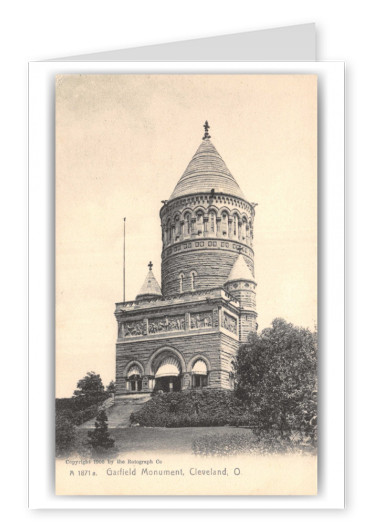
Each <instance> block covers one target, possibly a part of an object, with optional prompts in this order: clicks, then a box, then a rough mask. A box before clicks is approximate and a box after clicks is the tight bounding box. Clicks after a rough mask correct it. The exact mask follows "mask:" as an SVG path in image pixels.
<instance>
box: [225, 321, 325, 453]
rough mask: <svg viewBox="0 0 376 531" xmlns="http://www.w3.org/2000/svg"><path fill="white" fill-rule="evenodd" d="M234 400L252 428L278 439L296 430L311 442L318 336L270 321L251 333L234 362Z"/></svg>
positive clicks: (279, 322) (313, 424)
mask: <svg viewBox="0 0 376 531" xmlns="http://www.w3.org/2000/svg"><path fill="white" fill-rule="evenodd" d="M235 370H236V395H237V396H238V397H239V398H240V399H241V400H242V401H243V402H244V403H246V404H247V405H248V407H249V411H250V413H251V416H252V420H253V422H254V423H255V424H256V425H257V426H258V427H259V428H260V429H266V430H270V429H273V430H279V433H280V435H281V436H282V437H284V436H286V435H289V434H291V431H292V430H300V431H301V432H302V433H304V434H305V435H307V436H309V437H311V439H312V442H314V443H315V442H316V420H317V333H316V332H311V331H310V330H308V329H305V328H299V327H296V326H294V325H292V324H290V323H287V322H286V321H285V320H283V319H274V321H273V323H272V327H271V328H266V329H265V330H263V331H262V332H261V334H259V335H258V334H256V333H252V334H250V336H249V340H248V343H247V344H246V345H243V346H242V347H241V348H240V349H239V353H238V356H237V358H236V361H235Z"/></svg>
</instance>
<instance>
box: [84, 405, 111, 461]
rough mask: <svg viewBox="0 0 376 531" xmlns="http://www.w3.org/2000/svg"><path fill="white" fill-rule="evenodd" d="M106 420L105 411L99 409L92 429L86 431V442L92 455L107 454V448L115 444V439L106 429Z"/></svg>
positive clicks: (109, 448)
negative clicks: (90, 448)
mask: <svg viewBox="0 0 376 531" xmlns="http://www.w3.org/2000/svg"><path fill="white" fill-rule="evenodd" d="M107 420H108V419H107V414H106V412H105V411H104V410H101V411H100V412H99V413H98V416H97V418H96V421H95V429H94V431H89V432H88V441H87V442H88V445H89V446H91V447H92V449H93V455H103V454H107V452H108V450H111V449H113V447H114V445H115V439H113V438H112V437H111V436H110V433H109V431H108V424H107Z"/></svg>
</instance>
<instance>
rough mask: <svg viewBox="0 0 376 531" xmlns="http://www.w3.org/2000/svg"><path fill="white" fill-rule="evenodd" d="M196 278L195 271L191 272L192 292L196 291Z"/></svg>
mask: <svg viewBox="0 0 376 531" xmlns="http://www.w3.org/2000/svg"><path fill="white" fill-rule="evenodd" d="M196 277H197V273H196V271H191V291H194V290H195V289H196Z"/></svg>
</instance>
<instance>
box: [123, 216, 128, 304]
mask: <svg viewBox="0 0 376 531" xmlns="http://www.w3.org/2000/svg"><path fill="white" fill-rule="evenodd" d="M126 219H127V218H123V221H124V235H123V302H125V220H126Z"/></svg>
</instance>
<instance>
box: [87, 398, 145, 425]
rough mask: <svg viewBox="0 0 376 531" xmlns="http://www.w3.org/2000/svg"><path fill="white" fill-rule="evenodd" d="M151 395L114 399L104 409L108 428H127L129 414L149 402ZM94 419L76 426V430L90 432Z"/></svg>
mask: <svg viewBox="0 0 376 531" xmlns="http://www.w3.org/2000/svg"><path fill="white" fill-rule="evenodd" d="M150 398H151V395H149V394H145V393H143V394H141V393H140V394H139V395H124V396H120V397H116V399H115V402H114V404H113V405H110V406H109V407H107V408H106V413H107V417H108V427H109V428H128V427H129V426H130V425H131V424H130V416H131V413H134V412H136V411H138V410H139V409H141V408H142V406H143V405H144V404H145V403H146V402H147V401H148V400H150ZM94 423H95V418H93V419H91V420H88V421H86V422H84V423H83V424H81V425H80V426H78V427H77V428H78V429H82V430H90V429H93V428H94Z"/></svg>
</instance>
